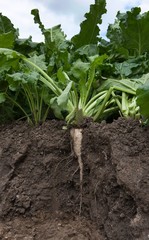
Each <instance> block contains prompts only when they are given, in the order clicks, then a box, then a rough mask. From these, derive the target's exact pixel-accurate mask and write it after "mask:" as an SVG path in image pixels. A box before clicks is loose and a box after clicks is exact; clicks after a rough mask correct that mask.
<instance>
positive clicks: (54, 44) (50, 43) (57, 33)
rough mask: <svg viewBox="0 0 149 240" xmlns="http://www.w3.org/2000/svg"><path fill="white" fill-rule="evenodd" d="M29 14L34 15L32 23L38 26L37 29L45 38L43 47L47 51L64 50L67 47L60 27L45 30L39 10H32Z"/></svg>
mask: <svg viewBox="0 0 149 240" xmlns="http://www.w3.org/2000/svg"><path fill="white" fill-rule="evenodd" d="M31 14H32V15H34V22H35V23H38V24H39V28H40V29H41V31H42V34H43V35H44V37H45V46H46V48H47V49H51V51H53V50H54V49H52V48H56V49H65V48H66V47H67V43H66V42H67V41H66V35H65V34H64V32H63V31H62V29H61V25H60V24H59V25H57V26H54V27H52V28H49V29H45V27H44V25H43V23H42V22H41V20H40V16H39V10H38V9H32V11H31Z"/></svg>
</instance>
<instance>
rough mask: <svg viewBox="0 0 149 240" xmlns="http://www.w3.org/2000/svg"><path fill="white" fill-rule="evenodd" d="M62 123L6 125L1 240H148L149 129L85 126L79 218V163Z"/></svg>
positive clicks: (0, 150) (0, 129)
mask: <svg viewBox="0 0 149 240" xmlns="http://www.w3.org/2000/svg"><path fill="white" fill-rule="evenodd" d="M63 126H64V123H63V122H60V121H55V120H53V121H47V122H45V123H44V124H43V125H40V126H37V127H30V126H28V125H27V124H26V123H24V122H15V123H13V124H10V125H2V126H0V239H8V240H49V239H52V240H59V239H60V240H147V239H149V128H147V127H142V126H141V125H140V124H139V122H137V121H133V120H124V119H122V118H120V119H118V120H116V121H114V122H113V123H111V124H105V123H101V124H97V123H93V122H90V121H89V122H87V123H86V124H84V128H83V142H82V160H83V165H84V170H83V191H82V200H83V201H82V209H81V214H79V207H80V173H79V166H78V161H77V159H76V156H75V155H74V153H73V151H72V143H71V137H70V130H69V129H67V130H64V129H63Z"/></svg>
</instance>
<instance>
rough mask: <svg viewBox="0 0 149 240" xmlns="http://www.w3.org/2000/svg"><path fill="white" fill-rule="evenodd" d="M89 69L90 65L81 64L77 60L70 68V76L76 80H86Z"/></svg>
mask: <svg viewBox="0 0 149 240" xmlns="http://www.w3.org/2000/svg"><path fill="white" fill-rule="evenodd" d="M89 68H90V63H87V62H82V61H81V59H78V60H77V61H76V62H74V63H73V66H72V68H71V73H72V75H73V76H74V77H75V78H76V79H78V80H81V79H86V78H87V71H88V70H89Z"/></svg>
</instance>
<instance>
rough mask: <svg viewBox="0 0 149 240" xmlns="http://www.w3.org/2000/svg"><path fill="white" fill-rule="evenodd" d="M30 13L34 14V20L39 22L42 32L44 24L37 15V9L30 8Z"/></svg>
mask: <svg viewBox="0 0 149 240" xmlns="http://www.w3.org/2000/svg"><path fill="white" fill-rule="evenodd" d="M31 14H32V15H33V16H34V22H35V23H38V24H39V28H40V29H41V32H42V33H43V34H44V30H45V28H44V25H43V23H42V22H41V20H40V16H39V10H38V9H32V10H31Z"/></svg>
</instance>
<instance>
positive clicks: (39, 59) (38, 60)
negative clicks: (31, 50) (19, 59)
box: [29, 54, 47, 71]
mask: <svg viewBox="0 0 149 240" xmlns="http://www.w3.org/2000/svg"><path fill="white" fill-rule="evenodd" d="M29 60H30V61H31V62H33V63H34V64H36V65H37V66H38V67H40V68H41V69H42V70H44V71H46V70H47V66H46V62H45V55H44V54H42V55H39V56H37V55H36V54H34V55H33V56H32V57H30V58H29Z"/></svg>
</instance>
